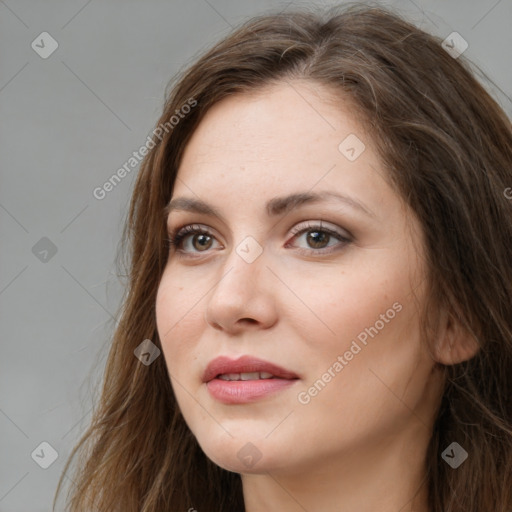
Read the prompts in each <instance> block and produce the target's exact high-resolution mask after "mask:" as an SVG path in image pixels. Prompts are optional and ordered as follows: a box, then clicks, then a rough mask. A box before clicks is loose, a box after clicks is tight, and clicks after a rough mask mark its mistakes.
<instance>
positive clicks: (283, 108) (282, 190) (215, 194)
mask: <svg viewBox="0 0 512 512" xmlns="http://www.w3.org/2000/svg"><path fill="white" fill-rule="evenodd" d="M346 140H349V141H352V142H351V144H352V145H353V141H358V142H356V144H359V145H360V146H355V147H356V149H358V150H360V151H361V152H360V154H359V156H357V158H355V159H349V158H347V155H346V154H344V153H343V151H342V149H343V150H345V149H346V147H345V146H346V145H347V144H345V141H346ZM361 148H364V149H362V150H361ZM385 174H386V173H385V171H384V170H383V168H382V165H381V162H380V159H379V158H378V156H377V153H376V151H375V150H374V149H373V141H372V140H371V139H370V137H369V135H368V134H367V132H366V131H365V129H364V127H363V126H362V125H361V123H359V122H358V116H357V114H356V110H355V109H354V108H353V106H352V104H351V102H349V101H347V102H343V101H342V100H341V99H340V98H336V97H335V96H334V95H333V94H332V92H330V91H329V90H327V89H324V88H323V87H322V86H318V85H311V84H309V83H306V84H305V83H303V82H293V83H292V82H290V83H289V84H288V83H283V84H278V85H274V86H272V87H268V88H266V89H265V90H261V91H256V92H254V93H250V94H245V93H243V94H235V95H232V96H229V97H227V98H224V99H223V100H221V101H220V102H218V103H216V104H215V105H214V106H213V107H211V109H210V110H209V111H208V112H207V113H206V114H205V116H204V117H203V119H202V120H201V122H200V124H199V125H198V127H197V128H196V130H195V132H194V133H193V134H192V136H191V138H190V140H189V142H188V144H187V146H186V147H185V150H184V153H183V156H182V159H181V162H180V166H179V169H178V176H177V180H176V183H175V187H174V191H173V197H176V196H187V197H189V198H191V197H195V198H196V199H203V200H205V201H207V202H208V203H210V204H214V205H223V206H224V207H225V208H229V209H230V210H232V211H233V212H236V214H237V215H238V214H240V215H244V213H247V215H253V214H257V215H258V216H259V215H260V210H264V209H265V208H266V206H265V205H266V204H268V201H269V199H270V198H273V197H279V196H281V197H284V196H287V195H290V194H293V193H296V192H323V191H331V192H334V193H338V194H341V195H344V196H349V197H352V198H355V199H358V198H359V200H360V202H361V203H363V204H365V205H367V206H368V209H369V210H372V211H374V212H376V211H377V209H380V211H381V214H388V215H389V214H390V211H389V209H390V208H391V207H393V202H396V201H398V200H399V198H398V197H397V196H396V194H395V193H394V191H392V190H391V189H390V187H389V185H388V184H387V182H386V181H385ZM374 205H377V206H375V207H374ZM386 209H388V211H386ZM377 213H378V212H377Z"/></svg>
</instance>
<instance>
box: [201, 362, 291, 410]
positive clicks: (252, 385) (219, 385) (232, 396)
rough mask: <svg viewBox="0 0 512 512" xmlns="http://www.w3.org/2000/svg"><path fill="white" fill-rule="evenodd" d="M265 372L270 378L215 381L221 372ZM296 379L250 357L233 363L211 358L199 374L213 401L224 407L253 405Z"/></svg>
mask: <svg viewBox="0 0 512 512" xmlns="http://www.w3.org/2000/svg"><path fill="white" fill-rule="evenodd" d="M246 372H247V373H250V372H268V373H271V374H272V375H273V376H274V377H273V378H271V379H258V380H236V381H228V380H222V379H218V378H217V377H218V376H219V375H221V374H223V373H246ZM298 380H299V377H298V375H296V374H295V373H293V372H291V371H290V370H286V369H285V368H282V367H280V366H278V365H276V364H274V363H270V362H268V361H264V360H263V359H258V358H256V357H252V356H242V357H240V358H238V359H236V360H234V359H231V358H229V357H226V356H221V357H217V358H215V359H214V360H213V361H211V362H210V363H209V364H208V366H207V367H206V370H205V371H204V373H203V382H204V383H205V384H206V387H207V389H208V391H209V392H210V394H211V395H212V397H213V398H215V399H216V400H218V401H219V402H222V403H224V404H244V403H250V402H254V401H256V400H258V399H260V398H263V397H265V396H267V395H270V394H273V393H276V392H278V391H281V390H284V389H286V388H288V387H289V386H291V385H293V384H295V383H296V382H297V381H298Z"/></svg>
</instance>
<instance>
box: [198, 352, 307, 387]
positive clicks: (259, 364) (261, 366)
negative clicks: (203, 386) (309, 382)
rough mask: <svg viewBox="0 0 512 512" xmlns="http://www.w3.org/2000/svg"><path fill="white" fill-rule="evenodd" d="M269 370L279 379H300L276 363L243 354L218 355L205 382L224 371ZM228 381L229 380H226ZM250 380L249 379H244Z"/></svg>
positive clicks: (212, 362)
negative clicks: (235, 356)
mask: <svg viewBox="0 0 512 512" xmlns="http://www.w3.org/2000/svg"><path fill="white" fill-rule="evenodd" d="M250 372H268V373H271V374H272V375H273V376H274V377H277V378H279V379H287V380H291V379H298V378H299V377H298V375H296V374H295V373H293V372H291V371H290V370H286V369H285V368H282V367H280V366H278V365H276V364H274V363H269V362H268V361H265V360H263V359H258V358H257V357H253V356H241V357H239V358H238V359H231V358H229V357H226V356H220V357H216V358H215V359H213V360H212V361H210V363H209V364H208V366H207V367H206V370H205V371H204V373H203V382H209V381H211V380H212V379H214V378H215V377H217V376H218V375H221V374H222V373H250ZM226 382H227V381H226ZM244 382H248V381H244Z"/></svg>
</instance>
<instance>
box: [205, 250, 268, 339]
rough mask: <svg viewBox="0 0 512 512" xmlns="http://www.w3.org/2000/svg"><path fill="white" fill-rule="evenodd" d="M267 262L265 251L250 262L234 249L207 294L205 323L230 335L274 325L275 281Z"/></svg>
mask: <svg viewBox="0 0 512 512" xmlns="http://www.w3.org/2000/svg"><path fill="white" fill-rule="evenodd" d="M267 263H268V261H267V258H266V255H265V251H263V252H262V253H261V254H260V255H259V256H258V257H257V258H256V259H255V260H254V261H252V262H249V261H248V260H246V259H244V258H243V257H242V256H241V255H240V254H239V253H237V251H236V250H234V249H233V251H232V252H231V253H230V254H229V256H228V257H227V258H226V261H225V263H224V265H222V266H221V267H219V269H220V270H219V277H218V282H217V284H216V285H215V286H214V288H213V290H212V291H211V292H210V294H209V295H208V298H207V302H206V310H205V315H204V316H205V320H206V322H207V323H208V324H210V325H211V326H212V327H213V328H214V329H217V330H221V331H225V332H227V333H229V334H237V333H239V332H242V331H243V330H247V329H267V328H269V327H271V326H272V325H274V324H275V323H276V321H277V313H276V297H275V294H274V293H273V291H272V287H274V288H275V286H276V284H277V283H276V279H275V276H274V275H273V274H272V272H271V271H270V270H269V269H268V268H267Z"/></svg>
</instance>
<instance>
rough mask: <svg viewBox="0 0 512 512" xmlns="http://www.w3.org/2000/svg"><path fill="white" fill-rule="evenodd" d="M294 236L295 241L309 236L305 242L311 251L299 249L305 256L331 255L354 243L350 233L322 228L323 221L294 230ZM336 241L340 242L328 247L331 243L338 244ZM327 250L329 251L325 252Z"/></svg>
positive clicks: (302, 225)
mask: <svg viewBox="0 0 512 512" xmlns="http://www.w3.org/2000/svg"><path fill="white" fill-rule="evenodd" d="M292 234H293V235H294V237H293V238H294V240H295V239H300V238H301V237H302V236H303V235H307V236H306V238H305V241H306V243H307V244H308V245H309V247H311V249H308V248H306V249H304V248H299V252H303V253H305V254H315V253H317V254H318V253H320V254H329V253H332V252H334V251H336V250H339V249H340V248H343V247H344V246H346V245H347V244H349V243H350V242H351V241H352V240H351V238H350V236H349V235H348V233H347V234H345V233H343V232H340V231H338V230H337V229H334V228H328V227H326V226H322V221H320V222H319V223H318V224H316V223H315V222H307V223H306V224H305V225H304V224H301V225H299V226H297V227H295V228H293V230H292ZM336 240H338V243H334V244H331V245H330V246H329V245H328V244H329V242H331V241H334V242H336ZM288 246H289V244H288V243H287V244H286V247H288ZM340 246H341V247H340ZM327 248H328V250H324V249H327Z"/></svg>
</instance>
